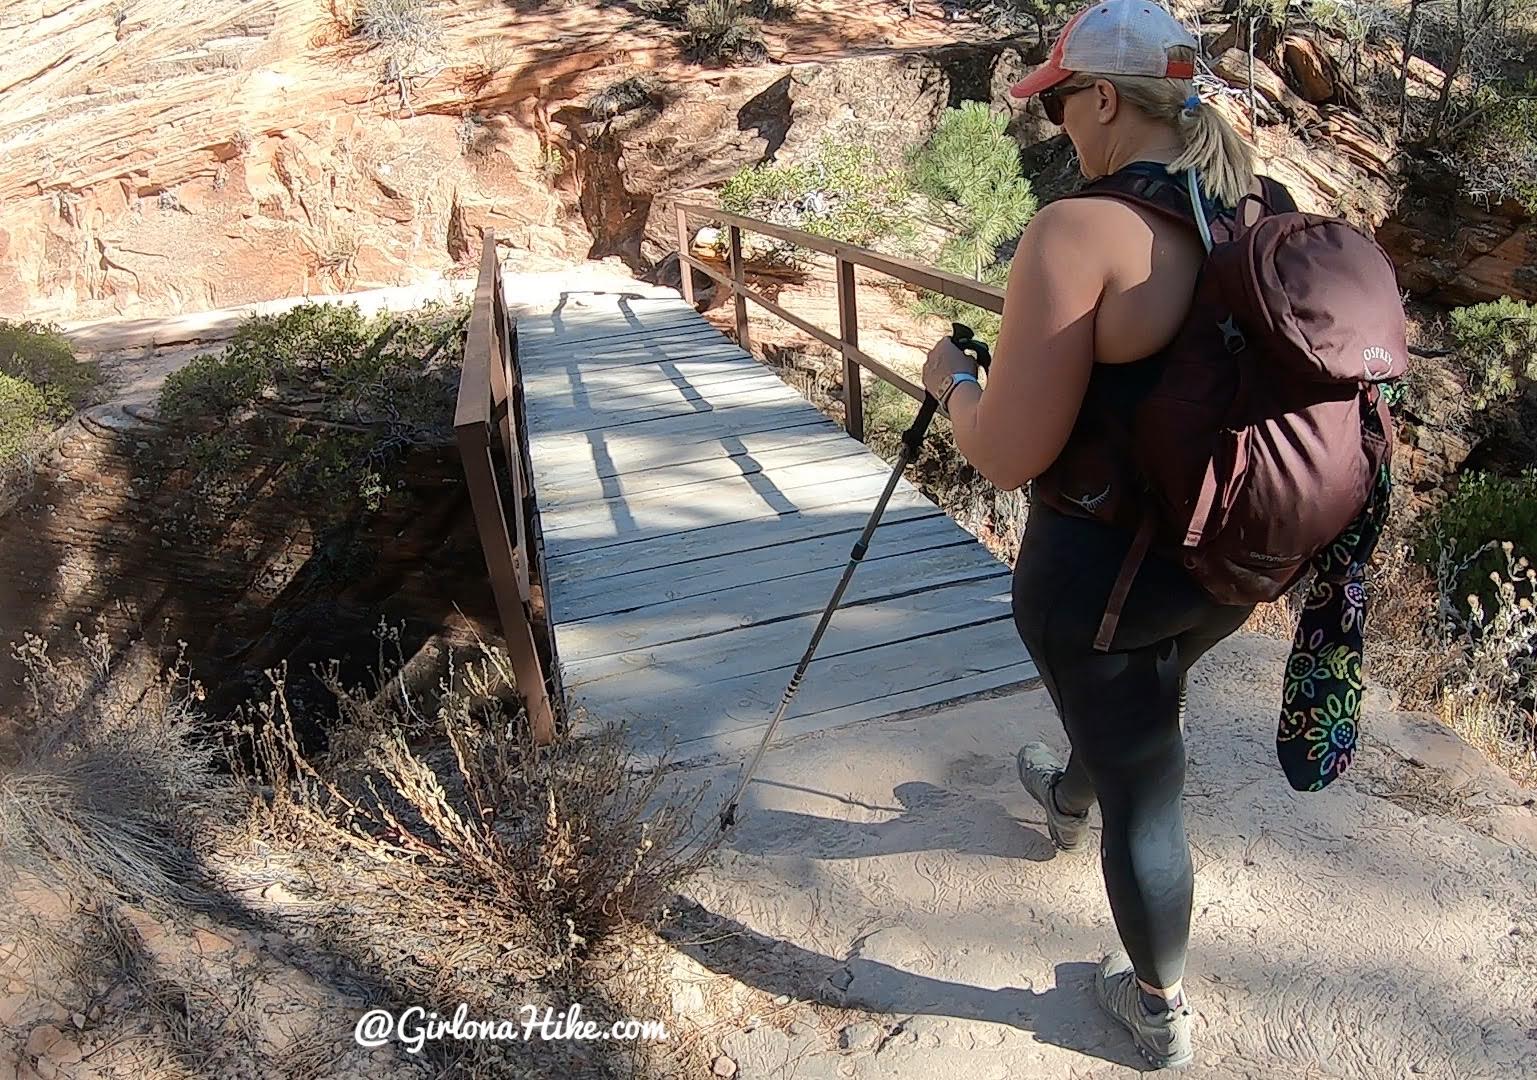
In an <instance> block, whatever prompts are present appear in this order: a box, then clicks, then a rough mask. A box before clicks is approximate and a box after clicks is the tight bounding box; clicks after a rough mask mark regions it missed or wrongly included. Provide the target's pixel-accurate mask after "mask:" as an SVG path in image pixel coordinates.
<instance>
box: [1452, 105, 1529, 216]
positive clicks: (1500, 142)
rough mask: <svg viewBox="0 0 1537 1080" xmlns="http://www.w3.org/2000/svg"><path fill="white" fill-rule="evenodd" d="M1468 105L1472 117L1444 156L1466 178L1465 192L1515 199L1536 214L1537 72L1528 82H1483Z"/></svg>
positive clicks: (1492, 198) (1486, 197)
mask: <svg viewBox="0 0 1537 1080" xmlns="http://www.w3.org/2000/svg"><path fill="white" fill-rule="evenodd" d="M1468 107H1469V109H1471V110H1472V111H1471V113H1470V117H1471V122H1470V123H1469V124H1468V126H1467V127H1466V128H1464V130H1463V131H1462V133H1461V134H1460V135H1459V136H1458V137H1457V138H1456V140H1455V142H1454V144H1453V146H1452V147H1451V149H1450V150H1449V152H1445V153H1443V154H1442V155H1441V157H1442V159H1443V160H1444V161H1446V163H1447V164H1448V165H1450V166H1451V167H1452V168H1453V169H1454V170H1455V171H1456V172H1457V174H1458V176H1459V177H1461V180H1462V189H1463V192H1464V194H1466V195H1468V196H1469V197H1470V198H1474V199H1480V200H1486V201H1495V202H1498V201H1500V200H1502V199H1514V200H1516V201H1517V202H1518V203H1520V204H1521V205H1522V206H1523V207H1525V209H1526V212H1527V213H1528V214H1537V76H1528V78H1527V81H1526V84H1525V86H1523V87H1511V86H1508V85H1500V84H1492V85H1487V86H1483V87H1480V88H1479V89H1478V90H1477V92H1476V93H1475V94H1474V95H1473V100H1472V101H1471V102H1470V103H1469V105H1468Z"/></svg>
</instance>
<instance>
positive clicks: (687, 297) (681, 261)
mask: <svg viewBox="0 0 1537 1080" xmlns="http://www.w3.org/2000/svg"><path fill="white" fill-rule="evenodd" d="M674 213H676V214H677V221H678V276H679V277H681V278H682V279H683V302H684V303H685V304H688V305H689V306H690V307H692V306H693V304H694V268H693V267H692V266H690V265H689V264H688V255H689V250H688V211H687V210H685V209H684V208H683V204H682V203H679V204H678V206H677V209H676V210H675V211H674Z"/></svg>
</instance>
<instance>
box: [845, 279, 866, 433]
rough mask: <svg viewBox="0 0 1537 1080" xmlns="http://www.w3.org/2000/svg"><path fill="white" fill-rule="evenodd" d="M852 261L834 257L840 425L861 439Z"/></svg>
mask: <svg viewBox="0 0 1537 1080" xmlns="http://www.w3.org/2000/svg"><path fill="white" fill-rule="evenodd" d="M854 297H855V291H854V264H853V263H851V262H848V261H846V260H844V259H839V260H838V336H839V337H841V338H842V339H843V427H844V430H845V431H847V432H848V433H849V434H850V435H852V436H854V438H856V439H858V440H859V441H860V442H864V441H865V395H864V388H863V387H862V386H861V385H860V381H859V364H858V362H856V361H855V359H854V354H853V353H852V352H850V350H851V349H857V348H859V308H858V306H857V303H856V301H855V299H854Z"/></svg>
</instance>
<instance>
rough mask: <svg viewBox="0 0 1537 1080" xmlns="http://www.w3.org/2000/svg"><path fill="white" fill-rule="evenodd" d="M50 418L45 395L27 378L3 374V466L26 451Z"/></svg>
mask: <svg viewBox="0 0 1537 1080" xmlns="http://www.w3.org/2000/svg"><path fill="white" fill-rule="evenodd" d="M48 419H49V408H48V401H47V399H46V398H44V396H43V392H42V391H41V390H39V389H38V388H37V387H35V386H33V385H32V384H31V383H29V382H27V381H26V380H24V379H18V378H16V377H14V376H12V375H5V374H0V465H5V464H9V463H10V462H11V461H12V460H13V459H14V458H15V457H16V456H17V455H19V454H20V453H21V452H22V451H23V450H25V449H26V448H27V445H28V444H29V443H31V441H32V440H33V438H34V437H36V435H37V433H38V432H39V431H40V430H41V429H42V428H43V427H44V426H45V425H46V423H47V421H48Z"/></svg>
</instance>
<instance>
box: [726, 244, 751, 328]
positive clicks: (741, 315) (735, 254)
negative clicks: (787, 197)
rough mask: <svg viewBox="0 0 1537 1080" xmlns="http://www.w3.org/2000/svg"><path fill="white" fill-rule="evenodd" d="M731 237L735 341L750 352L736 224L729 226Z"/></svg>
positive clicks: (745, 300) (740, 250)
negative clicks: (734, 284) (734, 285)
mask: <svg viewBox="0 0 1537 1080" xmlns="http://www.w3.org/2000/svg"><path fill="white" fill-rule="evenodd" d="M729 231H730V238H731V280H732V281H733V282H735V283H736V287H735V288H733V289H732V290H731V297H732V299H733V300H734V301H735V302H736V343H737V344H738V345H740V346H741V347H742V351H743V352H746V353H751V352H752V341H751V340H750V339H749V338H748V336H747V297H746V296H745V295H743V293H742V287H743V285H744V284H745V281H744V280H743V273H742V230H741V228H740V227H739V226H737V225H732V226H731V227H730V230H729Z"/></svg>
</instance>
